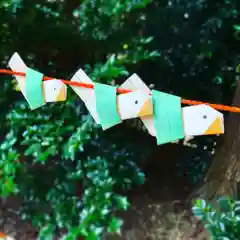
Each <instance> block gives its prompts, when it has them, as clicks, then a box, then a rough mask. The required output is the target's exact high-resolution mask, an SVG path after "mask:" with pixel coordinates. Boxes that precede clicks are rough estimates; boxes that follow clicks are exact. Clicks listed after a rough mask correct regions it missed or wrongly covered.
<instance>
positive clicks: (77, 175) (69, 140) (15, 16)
mask: <svg viewBox="0 0 240 240" xmlns="http://www.w3.org/2000/svg"><path fill="white" fill-rule="evenodd" d="M149 2H150V1H148V0H141V1H99V0H94V1H93V0H87V1H84V2H83V3H82V4H79V3H76V4H75V5H73V6H68V7H69V8H70V15H69V8H68V7H66V6H65V2H63V3H57V2H56V1H51V2H50V1H42V2H41V3H40V1H39V2H38V3H37V4H35V2H34V4H32V0H31V1H28V0H23V1H18V2H16V1H14V3H11V1H6V4H2V5H0V11H1V13H0V14H2V15H1V17H2V18H3V21H4V22H5V25H4V26H2V31H1V34H2V36H1V40H0V41H2V44H3V46H5V48H3V50H2V51H1V53H0V54H1V56H2V59H1V63H2V64H4V66H5V67H6V59H7V58H8V56H9V55H11V54H13V52H14V51H15V50H16V49H17V51H18V52H19V53H20V55H21V56H22V57H23V59H24V60H25V62H26V64H27V65H28V66H31V67H33V68H35V69H38V70H40V71H41V72H44V73H45V74H46V75H50V76H56V77H57V76H63V77H64V78H65V79H68V78H71V76H73V74H74V73H75V71H76V70H77V69H78V68H79V67H80V66H82V68H84V70H85V71H86V72H87V73H88V75H89V76H90V77H91V78H92V79H93V80H94V81H101V82H104V83H108V84H110V83H111V82H112V81H113V79H115V80H118V81H119V82H123V81H124V80H125V79H126V77H128V76H129V75H130V73H129V72H128V70H127V68H129V67H131V65H135V64H136V63H138V62H140V61H144V60H150V59H154V58H156V57H158V56H159V53H158V52H157V51H154V50H151V49H150V47H149V46H148V45H149V43H151V41H152V40H153V38H152V37H149V36H143V35H139V34H138V32H139V31H140V30H141V28H142V26H143V25H144V21H143V20H141V19H140V17H141V10H144V8H145V7H146V6H147V5H148V3H149ZM16 23H18V24H19V26H16ZM130 26H131V28H130ZM129 29H131V31H129ZM18 30H19V31H18ZM6 39H7V41H8V42H11V44H6V42H5V40H6ZM30 39H31V40H30ZM69 53H70V54H69ZM56 55H57V56H58V58H56ZM68 56H69V58H68ZM50 60H51V61H50ZM70 63H71V65H70ZM11 79H12V77H11V78H9V77H5V79H1V80H2V81H1V84H2V87H1V90H0V91H1V97H0V98H1V106H2V108H1V109H2V111H1V120H2V121H1V125H0V128H1V133H2V142H1V146H0V154H1V155H0V156H1V158H0V176H1V178H0V195H1V197H2V198H6V197H8V196H11V195H14V194H17V195H18V196H19V197H21V199H22V200H23V202H22V205H21V209H19V211H18V214H19V215H20V216H21V217H22V218H23V219H30V220H31V222H32V223H33V225H34V227H36V228H38V229H40V234H39V239H52V236H53V235H55V234H59V232H62V233H64V236H62V239H77V237H79V236H84V239H89V240H90V239H99V238H100V236H101V235H102V234H103V233H104V232H106V231H108V232H119V231H120V227H121V225H122V223H123V222H122V220H121V219H120V218H118V217H117V215H116V213H117V211H119V210H127V208H128V206H129V203H128V201H127V198H126V197H125V196H124V195H123V194H121V193H123V191H124V190H126V189H130V188H131V187H132V185H133V184H140V183H143V182H144V174H143V172H142V171H140V169H139V168H138V165H137V162H138V161H140V160H141V159H140V158H139V157H137V156H140V154H139V153H141V155H142V157H144V155H145V154H146V152H147V151H146V150H144V149H143V150H139V151H138V150H137V147H136V145H134V144H133V143H131V142H132V141H131V140H130V139H129V137H127V136H126V132H124V134H123V133H121V132H122V131H119V129H118V128H121V126H116V128H114V129H110V130H109V131H107V132H106V133H105V132H103V131H102V130H101V129H100V127H99V126H97V125H96V124H95V123H94V121H93V119H92V117H91V116H90V115H89V113H88V111H87V110H86V108H85V106H84V104H83V103H82V102H81V100H80V99H79V97H78V96H77V95H76V94H75V93H74V92H73V91H71V89H70V88H68V98H67V101H66V102H64V103H53V104H47V105H45V106H44V107H41V108H39V109H37V110H34V111H30V109H29V107H28V105H27V102H26V101H25V100H24V98H23V96H22V94H21V93H20V92H15V91H13V90H12V89H13V87H14V86H13V85H12V82H11ZM3 80H5V81H3ZM9 106H10V107H9ZM146 146H147V145H146Z"/></svg>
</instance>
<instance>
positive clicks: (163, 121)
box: [8, 53, 224, 144]
mask: <svg viewBox="0 0 240 240" xmlns="http://www.w3.org/2000/svg"><path fill="white" fill-rule="evenodd" d="M8 65H9V67H10V68H11V69H12V71H14V72H22V73H25V75H26V76H23V75H17V74H16V76H15V78H16V80H17V83H18V88H19V89H20V91H21V92H22V94H23V95H24V97H25V98H26V100H27V101H28V103H29V105H30V107H31V109H36V108H38V107H40V106H42V105H44V104H46V102H58V101H65V100H66V97H67V87H66V85H65V84H64V83H63V81H61V80H58V79H51V80H47V81H43V74H41V73H39V72H37V71H35V70H33V69H31V68H28V67H27V66H26V65H25V63H24V62H23V60H22V59H21V57H20V56H19V55H18V53H14V54H13V56H12V57H11V59H10V60H9V63H8ZM71 81H74V82H81V83H87V84H92V85H93V86H94V88H84V87H79V86H73V85H72V86H71V87H72V89H73V90H74V91H75V92H76V94H77V95H78V96H79V97H80V98H81V99H82V101H83V102H84V104H85V105H86V107H87V109H88V110H89V112H90V113H91V115H92V116H93V118H94V120H95V121H96V122H97V123H98V124H101V125H102V128H103V130H105V129H108V128H110V127H112V126H114V125H116V124H119V123H120V122H121V121H123V120H125V119H131V118H137V117H139V118H140V119H141V121H142V122H143V124H144V125H145V127H146V128H147V129H148V132H149V134H151V135H152V136H154V137H156V138H157V143H158V144H164V143H168V142H172V141H175V140H178V139H181V138H184V137H192V136H198V135H210V134H211V135H212V134H222V133H224V118H223V114H222V113H220V112H219V111H216V110H215V109H213V108H212V107H210V106H208V105H205V104H201V105H196V106H187V107H183V108H181V99H180V98H179V97H177V96H174V95H171V94H166V93H163V92H160V91H156V90H153V91H151V90H150V89H149V88H148V86H147V85H146V84H145V83H144V82H143V81H142V80H141V78H140V77H139V76H138V75H137V74H133V75H132V76H131V77H129V78H128V79H127V80H126V81H125V82H124V83H123V84H122V85H121V86H120V87H121V88H125V89H129V90H131V91H130V92H127V93H124V94H116V87H113V86H109V85H105V84H100V83H93V81H92V80H91V79H90V78H89V77H88V76H87V75H86V74H85V72H84V71H83V70H82V69H79V70H78V71H77V72H76V73H75V74H74V76H73V77H72V79H71Z"/></svg>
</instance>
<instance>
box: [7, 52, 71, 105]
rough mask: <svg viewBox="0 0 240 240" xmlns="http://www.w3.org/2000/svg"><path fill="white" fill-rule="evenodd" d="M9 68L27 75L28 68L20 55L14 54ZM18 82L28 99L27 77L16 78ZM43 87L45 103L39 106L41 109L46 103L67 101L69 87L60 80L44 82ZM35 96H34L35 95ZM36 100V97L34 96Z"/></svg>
mask: <svg viewBox="0 0 240 240" xmlns="http://www.w3.org/2000/svg"><path fill="white" fill-rule="evenodd" d="M8 65H9V67H10V68H11V70H12V71H15V72H23V73H26V71H27V69H28V67H27V66H26V65H25V63H24V62H23V60H22V59H21V57H20V56H19V54H18V53H14V54H13V55H12V57H11V58H10V60H9V62H8ZM15 78H16V80H17V82H18V87H19V89H20V91H21V92H22V94H23V96H24V97H25V99H26V100H28V101H29V99H27V94H26V77H25V76H18V75H16V76H15ZM30 80H31V81H34V79H30ZM40 87H42V90H43V91H42V93H43V102H42V103H41V104H39V106H37V107H40V106H41V105H44V104H46V102H58V101H65V100H66V97H67V87H66V85H65V84H64V83H63V82H62V81H61V80H58V79H52V80H47V81H43V82H42V83H41V86H40ZM33 95H34V94H33ZM32 97H33V98H34V96H32ZM37 107H31V108H32V109H34V108H37Z"/></svg>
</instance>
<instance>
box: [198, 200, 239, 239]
mask: <svg viewBox="0 0 240 240" xmlns="http://www.w3.org/2000/svg"><path fill="white" fill-rule="evenodd" d="M193 213H194V214H195V216H196V217H198V218H199V219H201V220H202V221H203V222H204V223H205V225H204V227H205V228H206V229H207V230H208V232H209V233H210V235H211V239H213V240H236V239H239V237H240V201H234V200H232V199H231V198H229V197H221V198H219V199H218V200H217V207H216V208H214V207H213V206H211V205H210V204H208V203H207V202H206V201H205V200H203V199H198V200H196V202H195V204H194V207H193Z"/></svg>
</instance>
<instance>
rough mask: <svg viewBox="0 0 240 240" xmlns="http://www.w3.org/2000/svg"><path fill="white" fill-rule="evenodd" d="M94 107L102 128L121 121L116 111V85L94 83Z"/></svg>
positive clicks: (104, 128)
mask: <svg viewBox="0 0 240 240" xmlns="http://www.w3.org/2000/svg"><path fill="white" fill-rule="evenodd" d="M94 93H95V96H96V108H97V113H98V116H99V119H100V123H101V125H102V128H103V130H106V129H108V128H110V127H112V126H114V125H116V124H119V123H121V119H120V116H119V114H118V112H117V102H116V96H117V93H116V87H113V86H110V85H106V84H101V83H95V85H94Z"/></svg>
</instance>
